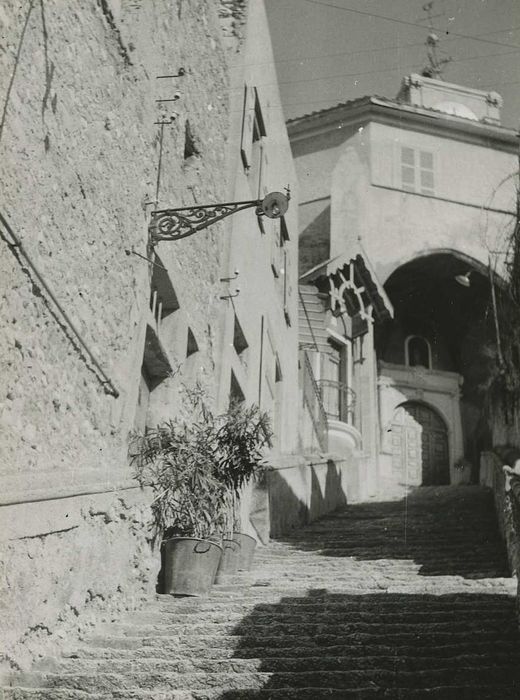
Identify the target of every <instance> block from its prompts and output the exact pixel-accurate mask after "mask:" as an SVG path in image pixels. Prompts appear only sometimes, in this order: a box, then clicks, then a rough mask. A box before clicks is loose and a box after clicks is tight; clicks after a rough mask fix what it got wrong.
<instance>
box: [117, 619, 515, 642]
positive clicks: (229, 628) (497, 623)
mask: <svg viewBox="0 0 520 700" xmlns="http://www.w3.org/2000/svg"><path fill="white" fill-rule="evenodd" d="M517 629H518V628H517V623H516V620H514V619H509V620H508V621H504V620H503V619H498V620H495V619H493V618H488V619H486V620H485V621H484V622H483V623H482V622H481V620H480V619H479V618H475V617H473V619H466V620H458V619H456V618H455V619H453V620H444V621H435V620H431V619H430V620H424V621H423V622H421V621H416V622H414V621H413V620H403V621H401V622H400V621H399V620H394V621H392V622H391V621H385V620H384V619H382V620H380V621H379V620H377V619H376V620H374V616H369V618H368V621H352V622H342V621H338V622H337V623H336V624H331V623H330V622H329V621H328V620H327V621H324V622H323V623H320V622H319V621H315V620H312V621H310V622H292V621H290V620H288V621H287V622H283V621H281V622H280V621H278V620H276V619H271V620H265V621H257V620H256V618H255V616H254V615H252V616H249V617H247V616H246V618H245V619H242V620H239V621H238V622H236V623H235V622H219V621H216V620H214V619H213V618H208V619H207V620H206V621H204V622H200V623H195V624H178V623H177V624H170V625H159V624H158V625H151V624H150V625H146V624H135V625H134V624H133V623H131V622H127V623H115V624H113V625H112V626H109V627H108V628H107V631H108V630H109V631H110V632H111V634H115V635H119V636H130V637H141V638H142V637H157V638H161V637H170V636H172V635H174V636H177V637H186V636H189V637H191V638H193V637H195V636H197V635H207V634H210V635H212V634H215V635H222V636H225V635H232V636H242V635H248V636H256V637H258V638H262V637H264V636H265V635H266V634H270V635H276V636H282V635H283V636H286V637H294V638H297V637H299V636H306V637H307V636H316V635H320V634H327V633H329V632H330V631H331V630H333V631H334V635H335V636H336V637H340V636H342V637H343V636H351V635H353V634H364V635H372V634H374V635H379V634H388V635H390V636H391V635H394V634H416V635H420V634H421V633H422V631H425V632H427V633H428V634H429V635H436V634H445V633H450V634H472V633H480V632H484V633H486V634H488V635H492V634H494V633H495V634H496V635H498V636H501V635H514V634H516V632H517Z"/></svg>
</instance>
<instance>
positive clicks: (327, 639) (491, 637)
mask: <svg viewBox="0 0 520 700" xmlns="http://www.w3.org/2000/svg"><path fill="white" fill-rule="evenodd" d="M471 636H472V635H469V637H470V638H468V631H467V630H464V631H460V632H453V631H451V630H450V629H447V630H445V631H443V632H432V631H431V630H429V629H428V628H426V629H424V630H421V631H420V632H418V631H417V630H416V629H412V630H411V631H410V632H402V631H399V630H398V629H397V630H396V631H395V632H393V633H392V634H390V633H388V632H387V631H385V630H382V631H380V632H379V633H377V634H376V633H375V632H374V631H372V632H370V633H368V632H351V633H345V634H342V635H338V634H335V633H330V631H329V630H326V631H325V632H323V633H320V634H317V633H314V634H312V635H310V636H304V635H299V636H298V637H297V638H296V637H294V636H285V635H284V636H281V635H278V634H273V631H272V630H270V635H269V636H268V635H262V636H260V635H259V634H258V631H257V630H254V631H253V633H252V634H249V635H235V636H233V635H221V634H208V633H206V634H200V635H185V636H179V635H175V634H172V635H171V636H157V635H154V636H149V637H141V636H135V637H132V636H127V637H109V636H102V637H92V638H91V640H90V641H91V644H92V645H93V646H105V647H115V648H123V649H135V648H139V647H142V646H156V647H162V648H172V649H176V648H178V647H179V646H184V647H185V648H187V649H188V648H200V647H201V646H202V645H209V646H210V647H211V646H220V647H227V648H236V646H237V645H240V648H248V647H251V646H258V640H259V639H261V640H262V643H263V644H264V645H265V646H270V647H272V648H273V649H274V648H281V647H287V646H288V645H292V644H294V641H295V639H297V641H298V645H299V646H304V647H307V646H313V645H315V644H318V645H320V646H338V645H355V644H368V645H386V644H388V645H392V646H396V645H398V646H408V645H411V644H415V643H422V644H423V645H427V644H429V645H437V644H440V645H445V644H458V645H460V647H461V649H463V648H464V644H465V643H466V641H467V642H468V644H469V645H471V642H472V639H471ZM478 641H479V642H485V643H488V644H489V643H491V644H495V643H497V642H500V641H504V642H507V643H509V644H512V645H513V644H517V643H518V632H517V629H516V628H513V629H509V630H506V631H502V630H500V629H497V630H493V631H488V630H482V631H480V632H479V633H478Z"/></svg>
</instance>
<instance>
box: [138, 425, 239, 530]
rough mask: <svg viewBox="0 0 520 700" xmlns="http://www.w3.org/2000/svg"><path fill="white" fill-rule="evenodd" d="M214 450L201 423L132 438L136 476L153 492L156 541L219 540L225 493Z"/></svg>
mask: <svg viewBox="0 0 520 700" xmlns="http://www.w3.org/2000/svg"><path fill="white" fill-rule="evenodd" d="M213 450H214V432H213V431H212V430H209V431H208V430H206V426H205V425H204V424H203V423H201V422H195V423H192V424H189V425H188V424H186V423H184V422H181V421H168V422H165V423H162V424H160V425H158V426H157V427H156V428H155V429H153V430H149V431H148V432H147V433H146V434H145V435H136V436H134V439H133V442H132V453H133V454H132V462H133V464H134V466H135V469H136V472H135V477H136V479H137V480H138V481H139V483H140V485H141V486H150V487H151V488H152V489H153V492H154V500H153V502H152V512H153V516H154V521H155V526H156V530H157V534H158V535H159V536H160V537H171V536H174V535H177V536H190V537H200V538H203V539H204V538H213V539H218V538H219V537H220V533H221V531H222V529H223V527H224V521H225V507H226V491H225V488H224V487H223V485H222V484H221V483H220V482H219V481H218V479H217V477H216V474H215V465H214V460H213Z"/></svg>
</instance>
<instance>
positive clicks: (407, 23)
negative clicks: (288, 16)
mask: <svg viewBox="0 0 520 700" xmlns="http://www.w3.org/2000/svg"><path fill="white" fill-rule="evenodd" d="M304 2H307V3H309V4H311V5H318V6H320V7H331V8H333V9H335V10H342V11H344V12H350V13H352V14H355V15H362V16H364V17H373V18H374V19H382V20H386V21H387V22H393V23H394V24H403V25H405V26H407V27H419V28H420V29H424V28H425V27H424V24H420V23H419V22H411V21H409V20H405V19H397V18H396V17H387V16H386V15H377V14H375V13H374V12H367V11H366V10H354V9H352V8H351V7H342V6H341V5H334V4H333V3H330V2H322V1H321V0H304ZM432 29H433V30H435V31H436V32H439V33H440V34H446V35H448V36H452V37H456V38H458V39H471V40H472V41H481V42H483V43H485V44H494V45H495V46H506V47H509V48H513V49H520V45H519V44H506V43H504V42H500V41H493V40H492V39H483V38H482V37H479V36H474V35H472V34H462V33H461V32H450V31H448V30H444V29H439V28H438V27H432Z"/></svg>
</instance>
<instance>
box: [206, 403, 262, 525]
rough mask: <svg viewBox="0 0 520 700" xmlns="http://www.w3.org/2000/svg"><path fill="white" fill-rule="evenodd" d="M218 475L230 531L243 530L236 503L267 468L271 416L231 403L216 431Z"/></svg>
mask: <svg viewBox="0 0 520 700" xmlns="http://www.w3.org/2000/svg"><path fill="white" fill-rule="evenodd" d="M215 437H216V440H215V442H216V446H217V449H216V465H215V467H216V475H217V478H218V480H219V481H220V483H222V484H223V485H224V486H225V488H226V491H227V502H228V515H229V517H228V522H227V528H226V529H227V530H232V529H236V528H240V521H239V517H238V508H237V503H238V499H239V497H240V494H241V491H242V489H243V487H244V486H245V485H246V484H247V483H248V481H249V480H250V479H252V478H254V477H255V476H257V475H258V474H259V473H260V472H261V471H263V470H264V469H265V467H266V463H265V460H264V448H265V447H266V446H268V445H270V444H271V438H272V431H271V423H270V419H269V416H268V414H267V413H266V412H265V411H261V410H260V409H259V408H258V406H255V405H253V406H249V407H245V406H244V405H243V404H241V403H238V402H236V403H233V404H231V406H230V408H229V409H228V411H227V412H226V413H225V414H223V415H221V416H219V418H218V420H217V431H216V436H215Z"/></svg>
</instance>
